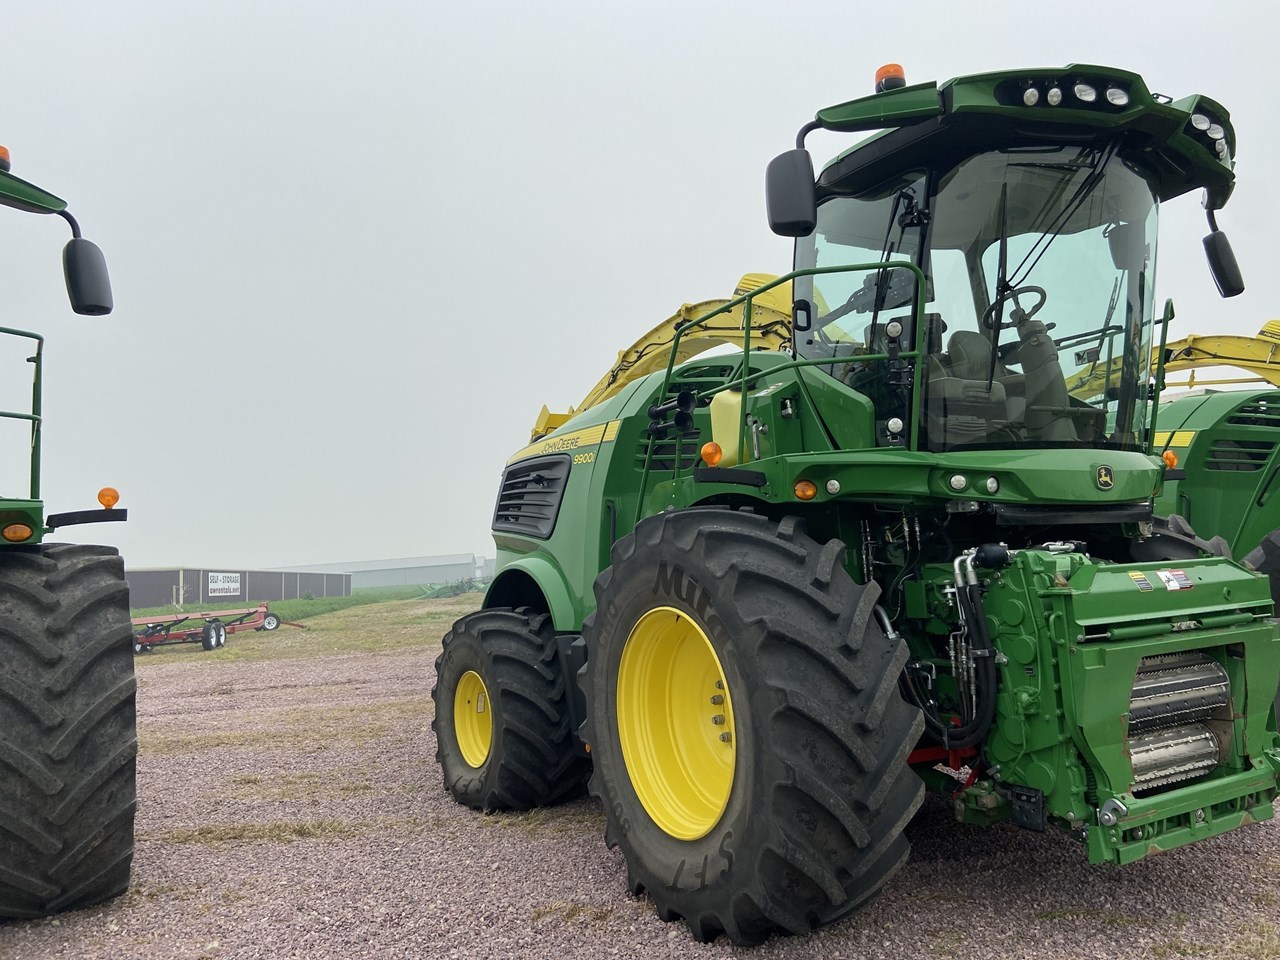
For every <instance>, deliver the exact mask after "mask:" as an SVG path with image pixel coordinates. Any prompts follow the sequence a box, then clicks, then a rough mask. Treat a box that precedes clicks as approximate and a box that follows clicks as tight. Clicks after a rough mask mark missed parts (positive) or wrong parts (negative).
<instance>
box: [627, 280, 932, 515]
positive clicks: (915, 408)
mask: <svg viewBox="0 0 1280 960" xmlns="http://www.w3.org/2000/svg"><path fill="white" fill-rule="evenodd" d="M885 269H890V270H893V269H903V270H910V271H911V272H912V273H914V274H915V276H916V296H915V303H914V307H913V314H912V316H913V320H914V323H915V341H916V342H915V345H914V349H912V350H903V351H901V352H899V353H898V357H899V358H901V359H904V360H910V359H915V358H917V357H919V356H921V354H922V353H923V351H922V349H921V348H922V347H923V345H924V344H923V341H924V338H925V336H926V335H927V331H926V330H925V328H924V323H923V322H922V321H923V315H924V305H925V296H926V285H925V275H924V271H923V270H921V269H920V268H919V267H918V266H916V265H915V264H914V263H910V262H907V261H901V260H897V261H891V262H887V263H854V264H843V265H840V266H832V267H807V268H805V269H803V270H793V271H791V272H790V273H788V274H784V275H783V276H781V277H778V278H777V279H776V280H771V281H770V282H769V283H766V284H764V285H763V286H760V287H757V288H756V289H755V290H752V291H750V292H749V293H745V294H743V295H742V296H740V297H737V298H735V299H733V300H730V301H729V302H728V303H726V304H724V305H722V306H720V307H717V308H716V309H715V310H712V311H711V312H709V313H705V314H703V315H702V316H700V317H698V318H697V319H696V320H691V321H690V322H688V323H686V324H685V325H684V326H682V327H680V328H679V329H678V330H676V332H675V335H674V336H673V337H672V340H671V352H670V355H669V356H668V358H667V369H666V372H665V374H664V375H663V378H662V389H661V391H660V392H659V394H658V396H659V397H661V398H663V400H665V398H666V396H667V392H668V390H669V389H670V387H671V375H672V372H673V370H674V369H675V364H676V357H677V356H678V355H679V350H680V341H681V339H682V338H683V337H684V335H685V333H686V332H687V331H689V330H692V329H693V328H694V327H699V326H702V325H703V324H704V323H707V322H708V321H709V320H711V319H713V318H715V317H718V316H720V315H721V314H724V313H729V312H730V311H732V310H733V309H734V308H736V307H737V306H739V305H742V306H743V312H742V317H743V319H742V370H741V373H740V375H739V378H738V379H737V380H736V381H732V382H729V383H725V384H723V385H721V386H719V387H712V388H711V389H709V390H706V391H703V392H702V393H699V394H697V397H698V399H707V398H709V397H713V396H715V395H716V394H717V393H721V392H723V391H725V390H731V389H733V388H734V387H735V386H736V387H738V389H739V390H741V391H742V393H743V395H744V396H745V394H746V389H747V381H749V380H750V379H752V378H751V376H750V375H749V374H750V369H749V368H750V356H751V313H752V307H753V304H754V301H755V298H756V297H758V296H759V295H760V294H762V293H766V292H768V291H769V290H772V289H773V288H774V287H777V286H781V285H782V284H784V283H790V282H791V281H792V280H794V279H796V278H797V277H812V276H820V275H823V274H828V273H853V272H857V271H872V270H885ZM794 323H795V320H794V317H793V318H792V351H793V357H792V359H791V360H790V362H788V363H783V364H779V365H778V366H777V367H773V368H772V371H781V370H788V369H791V368H795V367H812V366H828V365H835V364H849V363H867V362H869V361H872V360H888V359H889V355H888V354H887V353H876V354H862V355H859V356H856V357H816V358H808V359H800V358H798V357H795V356H794V350H795V329H794ZM923 376H924V365H923V364H920V363H917V364H916V365H915V380H914V383H913V386H912V391H911V447H912V449H915V448H916V447H917V446H918V445H919V442H920V401H921V396H920V388H921V386H922V384H921V380H922V378H923ZM660 402H662V401H660ZM746 433H747V424H746V420H745V418H740V421H739V423H738V450H742V449H743V444H745V443H746ZM656 440H657V437H655V436H650V438H649V442H648V444H647V445H646V448H645V457H644V470H643V472H642V473H641V475H640V497H639V498H638V500H637V502H636V518H635V522H636V523H639V522H640V520H641V518H642V517H643V515H644V506H645V502H646V501H647V500H648V498H649V494H650V491H649V473H650V467H651V464H652V462H653V446H654V443H655V442H656ZM674 468H675V469H674V479H679V478H680V474H681V466H680V444H679V442H678V441H677V444H676V460H675V464H674Z"/></svg>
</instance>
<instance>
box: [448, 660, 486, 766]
mask: <svg viewBox="0 0 1280 960" xmlns="http://www.w3.org/2000/svg"><path fill="white" fill-rule="evenodd" d="M453 729H454V732H455V733H456V734H457V735H458V748H459V749H460V750H461V751H462V759H463V760H465V761H467V764H468V765H469V766H472V767H481V766H483V765H484V762H485V761H486V760H488V759H489V748H490V747H491V746H493V711H492V709H491V706H490V704H489V690H488V688H487V687H485V685H484V681H483V680H481V679H480V674H478V673H476V672H475V671H474V670H468V671H467V672H466V673H464V674H463V675H462V676H461V677H459V678H458V688H457V689H456V690H455V691H454V693H453Z"/></svg>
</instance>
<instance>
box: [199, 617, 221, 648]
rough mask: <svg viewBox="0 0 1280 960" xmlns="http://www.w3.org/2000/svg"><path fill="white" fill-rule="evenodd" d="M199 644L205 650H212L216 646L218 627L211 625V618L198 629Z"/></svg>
mask: <svg viewBox="0 0 1280 960" xmlns="http://www.w3.org/2000/svg"><path fill="white" fill-rule="evenodd" d="M200 646H201V647H202V648H203V649H205V650H213V649H215V648H216V647H217V646H218V628H217V627H215V626H214V625H213V621H212V620H208V621H206V622H205V625H204V628H203V629H202V630H201V631H200Z"/></svg>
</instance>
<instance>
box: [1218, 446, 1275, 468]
mask: <svg viewBox="0 0 1280 960" xmlns="http://www.w3.org/2000/svg"><path fill="white" fill-rule="evenodd" d="M1275 447H1276V445H1275V442H1274V441H1272V440H1215V441H1214V442H1213V446H1212V447H1210V448H1209V453H1208V455H1207V456H1206V457H1205V461H1204V466H1205V469H1206V470H1237V471H1246V472H1248V471H1253V470H1261V469H1262V468H1263V467H1265V466H1266V465H1267V461H1268V460H1269V459H1270V458H1271V451H1272V450H1274V449H1275Z"/></svg>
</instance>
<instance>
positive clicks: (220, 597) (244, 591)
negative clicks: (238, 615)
mask: <svg viewBox="0 0 1280 960" xmlns="http://www.w3.org/2000/svg"><path fill="white" fill-rule="evenodd" d="M211 574H212V575H213V577H212V579H211V577H210V575H211ZM228 574H229V575H230V576H227V575H228ZM237 578H238V581H237ZM125 579H126V580H127V581H128V583H129V605H130V606H131V607H163V606H168V605H169V604H174V603H198V604H200V605H201V606H205V607H243V606H247V605H251V604H255V603H260V602H262V601H263V600H266V601H268V602H270V601H272V600H296V599H298V598H299V597H305V596H307V595H308V594H310V595H311V596H313V597H345V596H349V595H350V593H351V575H350V574H346V573H311V572H303V571H296V570H295V571H288V570H243V569H241V570H230V569H227V568H226V567H221V568H219V569H216V570H208V569H201V568H194V567H181V568H178V567H174V568H170V569H162V570H126V571H125ZM233 587H235V588H236V589H232V588H233Z"/></svg>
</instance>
